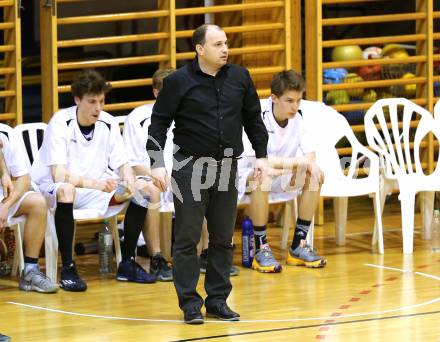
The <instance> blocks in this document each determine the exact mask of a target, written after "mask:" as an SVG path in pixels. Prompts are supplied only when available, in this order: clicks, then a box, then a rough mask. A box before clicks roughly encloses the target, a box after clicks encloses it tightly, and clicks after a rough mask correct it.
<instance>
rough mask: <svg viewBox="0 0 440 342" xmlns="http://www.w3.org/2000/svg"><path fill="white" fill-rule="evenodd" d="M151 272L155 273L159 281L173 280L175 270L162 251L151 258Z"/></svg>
mask: <svg viewBox="0 0 440 342" xmlns="http://www.w3.org/2000/svg"><path fill="white" fill-rule="evenodd" d="M150 273H151V274H154V275H155V276H156V278H157V280H159V281H172V280H173V271H172V269H171V267H170V264H169V263H168V262H167V261H166V260H165V258H164V257H163V255H162V253H157V254H155V255H154V256H153V257H152V258H151V259H150Z"/></svg>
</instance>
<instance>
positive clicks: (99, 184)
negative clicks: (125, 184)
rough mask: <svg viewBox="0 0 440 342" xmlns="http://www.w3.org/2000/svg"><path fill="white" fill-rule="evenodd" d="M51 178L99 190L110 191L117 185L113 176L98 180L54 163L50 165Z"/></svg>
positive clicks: (77, 186)
mask: <svg viewBox="0 0 440 342" xmlns="http://www.w3.org/2000/svg"><path fill="white" fill-rule="evenodd" d="M51 173H52V179H53V181H54V182H55V183H69V184H72V185H73V186H74V187H76V188H85V189H94V190H101V191H104V192H112V191H113V190H115V189H116V187H117V186H118V181H117V180H116V179H113V178H107V179H105V180H98V179H92V178H87V177H83V176H79V175H77V174H75V173H72V172H69V171H68V170H67V168H66V166H65V165H63V164H56V165H52V166H51Z"/></svg>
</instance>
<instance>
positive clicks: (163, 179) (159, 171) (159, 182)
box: [151, 167, 170, 192]
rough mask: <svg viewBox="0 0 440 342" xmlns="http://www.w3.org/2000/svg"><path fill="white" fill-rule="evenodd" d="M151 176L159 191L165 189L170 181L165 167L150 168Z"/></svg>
mask: <svg viewBox="0 0 440 342" xmlns="http://www.w3.org/2000/svg"><path fill="white" fill-rule="evenodd" d="M151 177H152V178H153V184H154V185H155V186H156V187H157V188H159V190H160V191H161V192H164V191H166V189H167V188H168V185H169V183H170V181H169V178H168V173H167V169H166V168H164V167H158V168H155V169H151Z"/></svg>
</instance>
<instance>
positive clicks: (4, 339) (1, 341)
mask: <svg viewBox="0 0 440 342" xmlns="http://www.w3.org/2000/svg"><path fill="white" fill-rule="evenodd" d="M9 341H11V338H10V337H9V336H6V335H3V334H0V342H9Z"/></svg>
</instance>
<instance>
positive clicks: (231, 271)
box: [229, 265, 240, 277]
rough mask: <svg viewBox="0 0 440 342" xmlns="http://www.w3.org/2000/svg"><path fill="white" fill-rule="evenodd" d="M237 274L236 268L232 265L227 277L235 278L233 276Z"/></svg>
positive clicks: (238, 271)
mask: <svg viewBox="0 0 440 342" xmlns="http://www.w3.org/2000/svg"><path fill="white" fill-rule="evenodd" d="M239 273H240V270H239V269H238V267H237V266H234V265H232V266H231V269H230V270H229V276H230V277H235V276H238V274H239Z"/></svg>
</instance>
